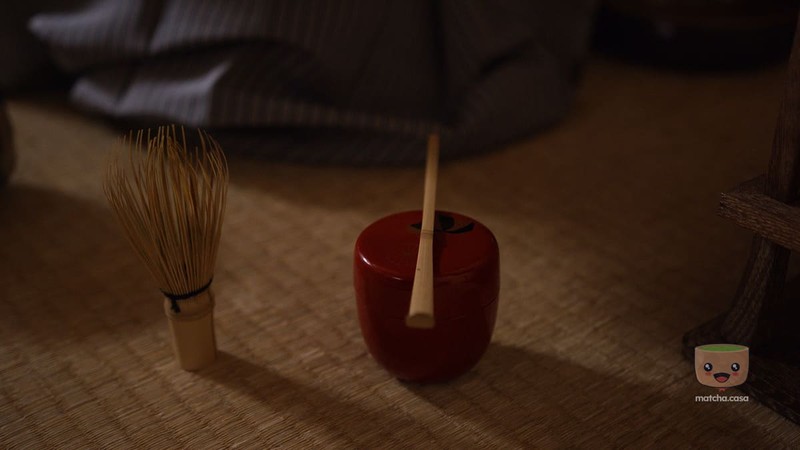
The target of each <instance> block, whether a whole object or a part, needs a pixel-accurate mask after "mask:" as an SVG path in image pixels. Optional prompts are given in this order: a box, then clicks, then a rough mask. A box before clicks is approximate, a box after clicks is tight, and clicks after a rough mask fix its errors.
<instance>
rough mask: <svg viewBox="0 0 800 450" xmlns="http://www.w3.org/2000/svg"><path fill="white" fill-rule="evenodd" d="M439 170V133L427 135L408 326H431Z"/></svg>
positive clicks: (407, 319)
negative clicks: (418, 232)
mask: <svg viewBox="0 0 800 450" xmlns="http://www.w3.org/2000/svg"><path fill="white" fill-rule="evenodd" d="M438 173H439V134H438V133H437V132H434V133H432V134H431V135H430V136H428V155H427V160H426V162H425V194H424V197H423V203H422V228H421V229H420V235H419V250H418V251H417V268H416V271H415V272H414V284H413V286H412V287H411V304H410V305H409V308H408V316H407V317H406V325H407V326H409V327H411V328H433V327H434V325H435V320H434V317H433V227H434V214H435V211H436V180H437V177H438Z"/></svg>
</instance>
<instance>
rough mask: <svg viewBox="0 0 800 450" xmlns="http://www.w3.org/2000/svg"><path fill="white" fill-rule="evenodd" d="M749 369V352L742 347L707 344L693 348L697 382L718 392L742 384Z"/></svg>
mask: <svg viewBox="0 0 800 450" xmlns="http://www.w3.org/2000/svg"><path fill="white" fill-rule="evenodd" d="M749 367H750V350H749V349H748V348H747V347H745V346H744V345H734V344H708V345H701V346H698V347H695V348H694V370H695V374H696V375H697V381H699V382H700V384H704V385H706V386H711V387H715V388H719V390H720V391H724V390H725V389H726V388H729V387H734V386H739V385H740V384H742V383H744V382H745V381H746V380H747V372H748V369H749Z"/></svg>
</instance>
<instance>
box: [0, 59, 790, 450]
mask: <svg viewBox="0 0 800 450" xmlns="http://www.w3.org/2000/svg"><path fill="white" fill-rule="evenodd" d="M782 82H783V70H782V69H781V68H771V69H764V70H760V71H755V72H746V73H739V74H733V75H725V76H719V75H717V76H713V75H686V74H670V73H664V72H655V71H649V70H645V69H636V68H630V67H624V66H618V65H616V64H613V63H610V62H606V61H592V63H591V64H590V65H589V67H588V73H587V75H586V78H585V80H584V85H583V87H582V89H581V92H580V93H579V95H578V98H577V101H576V104H575V106H574V111H573V113H572V115H571V116H570V117H569V118H568V120H567V121H566V122H565V123H563V124H562V125H561V126H559V127H558V128H556V129H553V130H550V131H547V132H545V133H543V134H541V135H539V136H537V137H535V138H532V139H530V140H528V141H524V142H519V143H518V144H515V145H512V146H510V147H508V148H505V149H498V151H496V152H494V153H491V154H487V155H483V156H480V157H475V158H471V159H466V160H461V161H455V162H451V163H447V164H444V165H443V166H442V167H441V173H440V176H439V196H438V206H439V207H440V208H442V209H449V210H454V211H459V212H462V213H465V214H468V215H471V216H472V217H475V218H477V219H478V220H480V221H481V222H483V223H484V224H486V225H487V226H488V227H489V228H491V229H492V230H493V231H494V233H495V234H496V236H497V239H498V242H499V244H500V248H501V265H502V268H501V271H502V275H501V276H502V288H501V298H500V302H501V303H500V310H499V315H498V318H497V327H496V331H495V335H494V340H493V344H492V345H491V347H490V348H489V350H488V351H487V353H486V355H485V356H484V358H483V360H482V361H481V362H480V363H479V364H478V366H477V367H476V368H475V369H473V370H472V371H471V372H470V373H468V374H466V375H464V376H462V377H461V378H459V379H457V380H455V381H453V382H450V383H447V384H441V385H432V386H417V385H409V384H403V383H400V382H398V381H396V380H395V379H393V378H392V377H390V376H389V375H388V374H387V373H386V372H384V371H383V370H382V369H381V368H380V367H379V366H377V364H376V363H375V362H374V361H373V360H372V359H371V358H370V356H369V355H368V353H367V352H366V348H365V346H364V344H363V342H362V339H361V335H360V332H359V329H358V323H357V320H356V309H355V300H354V294H353V288H352V285H351V279H352V273H351V267H352V261H351V258H352V249H353V244H354V242H355V239H356V237H357V235H358V233H359V232H360V231H361V230H362V229H363V228H364V227H365V226H367V225H368V224H369V223H371V222H372V221H373V220H376V219H377V218H379V217H382V216H384V215H386V214H389V213H392V212H396V211H399V210H406V209H413V208H417V207H419V205H420V204H421V200H422V171H421V169H420V168H383V169H381V168H369V169H366V168H361V169H351V168H341V167H325V168H322V167H302V166H293V165H286V164H275V163H271V162H269V161H263V160H258V159H254V158H253V157H252V156H245V155H244V154H238V153H237V150H236V149H226V150H227V152H228V157H229V159H230V164H231V189H230V193H229V207H228V212H227V216H226V224H225V228H224V230H223V237H222V242H221V247H220V256H219V260H218V264H217V271H216V276H215V281H214V283H215V284H214V289H215V292H216V296H217V308H216V329H217V337H218V344H219V349H220V354H219V359H218V361H217V362H216V363H215V364H214V365H213V366H212V367H210V368H208V369H205V370H202V371H199V372H196V373H189V372H184V371H181V370H180V369H179V368H178V367H177V364H176V362H175V360H174V358H173V356H172V353H171V349H170V347H169V342H168V334H167V325H166V321H165V318H164V314H163V311H162V309H161V308H162V304H161V302H162V299H161V297H160V296H159V294H158V292H157V291H156V289H155V287H154V283H153V281H152V280H151V279H150V278H149V275H148V274H147V273H146V271H145V269H144V267H143V266H142V264H141V263H140V262H139V261H138V260H137V259H136V256H135V255H134V253H133V251H132V250H131V249H130V248H129V247H128V244H127V242H126V241H125V239H124V237H123V236H122V234H121V233H120V230H119V229H118V227H117V225H116V223H115V222H114V219H113V217H112V215H111V212H110V210H109V208H108V207H107V206H106V203H105V199H104V198H103V196H102V191H101V179H102V174H103V169H104V165H105V163H106V156H107V150H108V149H109V147H110V145H111V143H112V141H113V140H114V139H115V138H116V136H117V135H118V134H119V131H118V130H114V129H112V128H110V127H108V126H106V125H104V124H102V123H101V122H98V121H97V120H96V119H95V118H91V117H86V116H83V115H80V114H78V113H76V112H75V111H72V110H70V109H69V108H67V107H66V106H64V105H63V103H62V102H59V101H52V100H46V99H38V100H37V99H17V100H14V101H11V102H10V105H9V109H10V113H11V118H12V121H13V123H14V127H15V131H16V141H17V149H18V152H19V165H18V167H17V171H16V173H15V175H14V177H13V178H12V182H11V185H10V186H8V187H7V188H5V189H4V190H3V191H0V264H2V270H0V339H1V340H0V355H2V356H1V357H0V447H4V448H47V447H51V448H99V447H105V448H193V449H195V448H220V447H234V446H240V447H245V448H253V447H301V448H303V447H306V448H307V447H324V448H354V447H358V448H379V447H418V448H426V449H427V448H437V447H443V448H470V447H486V448H521V447H563V446H570V447H573V446H576V447H586V448H594V447H597V446H633V447H643V446H653V445H657V446H661V447H676V446H680V447H685V446H687V445H695V446H701V447H722V448H724V447H737V448H738V447H744V448H747V447H752V446H758V447H770V448H775V447H784V446H793V445H794V446H797V445H800V429H798V427H797V426H796V425H794V424H792V423H790V422H788V421H786V420H785V419H783V418H782V417H780V416H779V415H777V414H775V413H774V412H772V411H771V410H769V409H767V408H765V407H763V406H761V405H759V404H758V403H757V402H755V401H752V400H751V401H750V402H749V403H728V404H721V403H695V401H694V397H695V395H707V394H712V393H714V392H712V391H710V390H709V388H706V387H704V386H702V385H700V384H699V383H697V382H696V380H695V379H694V373H693V369H692V366H691V365H690V364H689V363H688V362H687V361H685V360H683V359H682V358H681V356H680V342H681V336H682V334H683V333H684V332H685V331H686V330H688V329H690V328H693V327H694V326H696V325H697V324H699V323H701V322H703V321H705V320H707V319H709V318H711V317H713V316H715V315H716V314H719V313H720V312H722V311H723V310H724V309H725V308H726V307H727V305H728V304H729V301H730V299H731V297H732V295H733V293H734V291H735V287H736V282H737V279H738V277H739V273H740V271H741V269H742V267H743V264H744V260H745V257H746V253H747V246H748V243H749V235H748V233H746V232H744V231H742V230H738V229H736V228H735V227H734V226H733V225H731V224H729V223H727V222H725V221H723V220H722V219H718V218H717V217H715V214H714V210H715V206H716V202H717V198H718V193H719V192H720V191H721V190H724V189H727V188H728V187H730V186H732V185H734V184H736V183H737V182H739V181H741V180H744V179H747V178H748V177H751V176H754V175H755V174H757V173H759V172H761V171H762V170H763V169H764V168H765V166H766V161H767V157H768V153H769V146H770V141H771V135H772V129H773V126H774V120H775V117H776V112H777V105H778V100H779V98H780V91H781V86H782ZM421 151H422V150H421Z"/></svg>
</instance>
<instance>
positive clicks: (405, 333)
mask: <svg viewBox="0 0 800 450" xmlns="http://www.w3.org/2000/svg"><path fill="white" fill-rule="evenodd" d="M421 218H422V211H408V212H401V213H397V214H392V215H390V216H387V217H384V218H382V219H379V220H378V221H376V222H374V223H373V224H371V225H369V226H368V227H367V228H366V229H364V231H362V232H361V234H360V235H359V237H358V239H357V241H356V245H355V262H354V283H355V291H356V299H357V303H358V316H359V322H360V325H361V332H362V334H363V336H364V340H365V341H366V344H367V347H368V349H369V352H370V354H372V356H373V358H375V360H376V361H378V363H380V364H381V365H382V366H383V367H385V368H386V369H387V370H388V371H389V372H390V373H392V374H393V375H394V376H396V377H397V378H399V379H401V380H406V381H414V382H437V381H445V380H448V379H451V378H454V377H457V376H458V375H461V374H463V373H464V372H466V371H468V370H469V369H471V368H472V367H473V366H474V365H475V364H476V363H477V362H478V360H479V359H480V358H481V356H482V355H483V353H484V352H485V351H486V348H487V347H488V345H489V341H490V340H491V336H492V331H493V330H494V324H495V317H496V315H497V303H498V294H499V290H500V273H499V252H498V247H497V241H496V240H495V237H494V235H493V234H492V232H491V231H489V229H488V228H486V227H485V226H484V225H482V224H481V223H479V222H477V221H475V220H473V219H471V218H469V217H467V216H464V215H461V214H457V213H451V212H444V211H436V215H435V231H434V242H433V275H434V282H433V290H434V317H435V326H434V327H433V328H431V329H419V328H411V327H409V326H407V325H406V323H405V318H406V314H407V313H408V311H409V302H410V297H411V290H412V284H413V280H414V274H415V268H416V262H417V250H418V245H419V242H420V226H421Z"/></svg>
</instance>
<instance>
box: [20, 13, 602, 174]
mask: <svg viewBox="0 0 800 450" xmlns="http://www.w3.org/2000/svg"><path fill="white" fill-rule="evenodd" d="M592 6H593V1H592V0H570V1H565V2H548V1H532V0H504V1H477V0H475V1H456V0H450V1H448V0H442V1H438V2H430V1H424V0H404V1H391V0H339V1H324V0H303V1H297V0H270V1H255V0H229V1H224V0H201V1H190V0H127V1H110V0H107V1H94V2H88V3H84V4H81V5H79V6H76V7H72V8H66V9H64V10H62V11H42V12H39V13H37V14H35V15H33V17H32V18H31V20H30V21H29V28H30V30H31V31H32V32H33V33H34V34H35V35H36V36H37V37H38V38H39V39H40V40H42V41H43V42H45V43H46V44H47V46H48V48H49V51H50V53H51V55H52V58H54V60H55V61H56V63H57V64H58V65H59V67H61V68H62V69H63V70H65V71H68V72H70V73H72V74H74V75H76V76H77V81H76V83H75V84H74V86H73V88H72V93H71V95H72V99H73V100H74V101H75V102H76V103H78V104H80V105H82V106H83V107H86V108H88V109H91V110H94V111H97V112H100V113H102V114H107V115H110V116H112V117H115V118H120V119H136V120H144V121H145V123H150V122H154V123H155V121H158V122H164V121H174V122H180V123H184V124H187V125H191V126H202V127H206V128H211V129H212V130H213V131H214V133H215V134H216V135H217V136H219V137H220V140H221V141H223V144H224V145H226V147H227V148H232V147H236V148H246V149H247V150H248V151H252V152H254V153H257V154H260V155H266V156H269V157H272V158H280V159H287V160H297V161H307V162H319V163H331V162H335V163H363V164H370V163H387V162H393V163H403V162H418V161H422V159H423V156H424V155H423V153H424V146H422V145H421V140H422V139H423V138H424V135H425V134H426V133H427V132H428V131H429V130H430V129H431V128H432V127H433V126H434V124H437V123H439V124H441V126H442V134H443V136H442V139H443V141H444V142H443V152H442V153H443V157H445V158H446V157H448V156H455V155H462V154H467V153H471V152H476V151H480V150H483V149H486V148H490V147H492V146H496V145H498V144H501V143H503V142H507V141H509V140H511V139H514V138H517V137H520V136H523V135H526V134H529V133H531V132H533V131H535V130H537V129H539V128H541V127H544V126H547V125H549V124H552V123H553V122H555V121H556V120H558V119H559V118H561V117H562V116H563V115H564V114H565V112H566V110H567V107H568V105H569V100H570V96H571V92H572V89H573V87H574V83H575V82H576V76H575V74H576V73H577V72H578V68H579V62H580V60H581V58H582V57H583V54H584V52H585V44H586V41H587V33H588V29H589V23H590V18H591V13H592ZM226 141H227V142H226Z"/></svg>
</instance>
